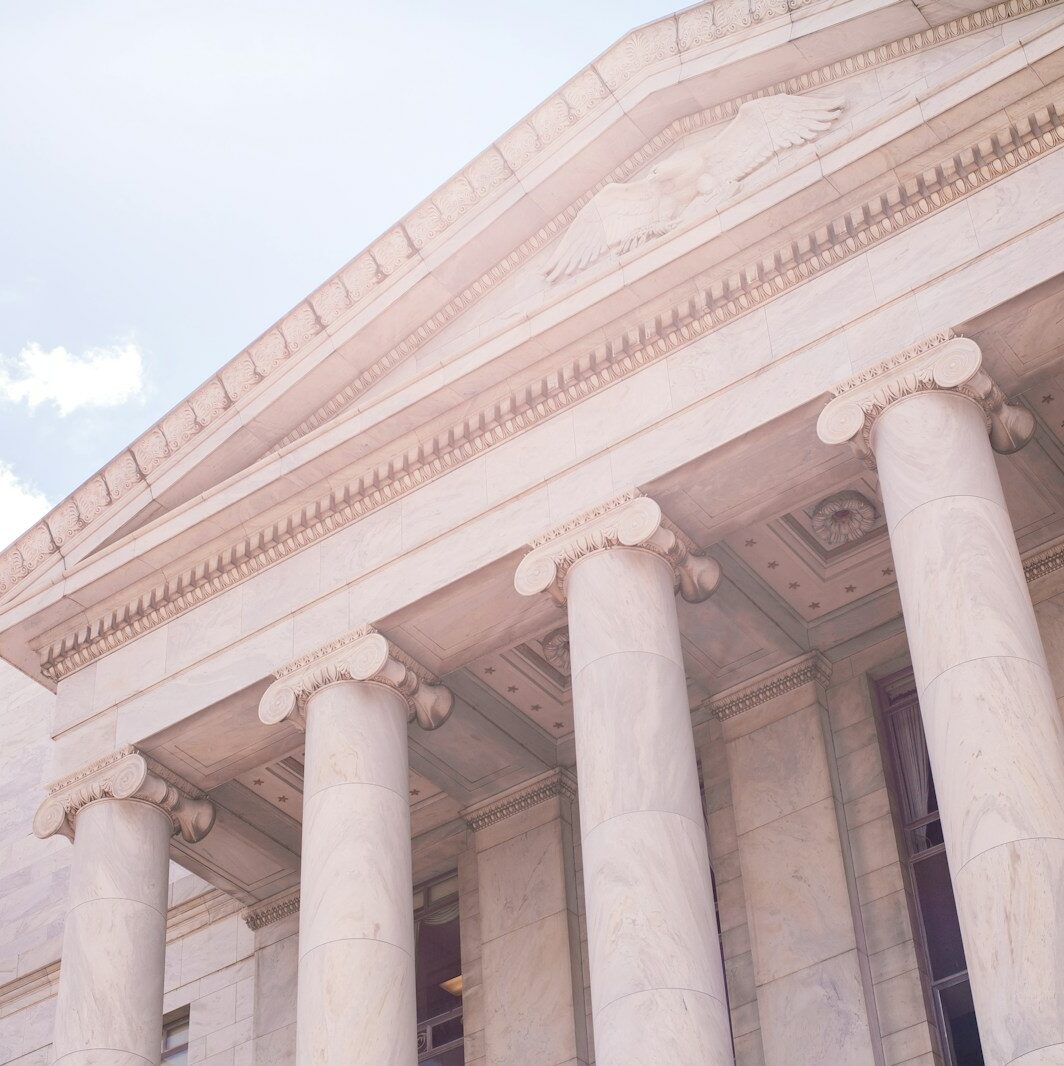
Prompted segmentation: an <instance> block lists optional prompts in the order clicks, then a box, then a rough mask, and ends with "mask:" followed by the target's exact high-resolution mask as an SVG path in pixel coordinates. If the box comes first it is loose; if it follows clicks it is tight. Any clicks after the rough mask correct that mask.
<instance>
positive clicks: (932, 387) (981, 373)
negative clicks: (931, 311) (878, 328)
mask: <svg viewBox="0 0 1064 1066" xmlns="http://www.w3.org/2000/svg"><path fill="white" fill-rule="evenodd" d="M832 391H833V392H834V394H835V399H833V400H832V401H831V402H830V403H829V404H828V405H827V406H826V407H825V408H824V410H823V411H821V412H820V418H819V419H818V420H817V433H819V435H820V439H821V440H822V441H823V442H824V443H825V444H847V443H848V444H850V446H851V447H852V448H853V450H854V451H855V452H856V453H857V455H858V456H860V458H861V459H862V460H863V461H864V462H865V463H866V464H867V465H868V466H870V467H872V468H873V469H875V454H874V452H873V450H872V431H873V429H874V428H875V424H876V419H878V418H879V416H880V415H881V414H882V413H883V412H884V411H885V410H886V409H887V408H888V407H890V406H891V405H892V404H895V403H897V402H898V401H899V400H904V399H905V398H906V397H908V396H913V395H915V394H916V393H919V392H930V391H940V392H957V393H960V394H961V395H962V396H967V397H968V398H969V399H970V400H974V401H975V402H976V403H977V404H978V405H979V406H980V407H981V408H982V409H983V412H984V413H985V415H986V425H987V431H988V432H989V434H990V443H991V444H992V445H993V448H994V451H996V452H1002V453H1004V454H1007V453H1009V452H1014V451H1018V450H1019V449H1020V448H1022V447H1023V446H1024V445H1025V444H1026V443H1027V442H1028V441H1029V440H1030V439H1031V437H1032V435H1033V434H1034V425H1035V423H1034V415H1032V414H1031V412H1030V411H1028V410H1027V408H1026V407H1021V406H1020V405H1018V404H1010V403H1009V402H1008V400H1007V399H1006V397H1005V394H1004V393H1003V392H1002V391H1001V389H999V388H998V386H997V385H996V384H995V383H994V381H993V379H992V378H991V377H990V375H989V374H988V373H987V372H986V371H985V370H984V369H983V353H982V352H981V351H980V350H979V345H978V344H976V343H975V341H973V340H968V339H967V338H966V337H954V336H953V334H952V333H951V332H950V331H949V330H946V331H944V332H941V333H935V334H932V335H931V336H930V337H928V338H927V339H926V340H922V341H920V342H919V343H918V344H914V345H912V346H911V347H909V348H906V349H905V350H904V351H901V352H898V353H897V354H896V355H892V356H890V358H888V359H884V360H883V361H882V362H881V363H877V364H876V365H875V366H872V367H869V368H868V369H867V370H863V371H861V373H859V374H855V375H854V376H853V377H851V378H849V379H847V380H846V381H844V382H843V383H842V384H841V385H836V386H835V388H834V389H833V390H832Z"/></svg>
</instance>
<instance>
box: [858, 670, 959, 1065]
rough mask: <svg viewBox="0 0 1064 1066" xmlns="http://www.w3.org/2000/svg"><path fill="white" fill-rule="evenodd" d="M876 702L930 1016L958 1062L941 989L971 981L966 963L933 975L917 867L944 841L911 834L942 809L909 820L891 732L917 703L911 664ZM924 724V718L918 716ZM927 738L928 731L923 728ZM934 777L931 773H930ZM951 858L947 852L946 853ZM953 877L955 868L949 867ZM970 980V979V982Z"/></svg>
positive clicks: (879, 687)
mask: <svg viewBox="0 0 1064 1066" xmlns="http://www.w3.org/2000/svg"><path fill="white" fill-rule="evenodd" d="M872 688H873V690H874V697H875V698H874V701H873V702H874V706H875V710H876V714H875V721H876V733H877V735H878V739H879V751H880V759H881V762H882V764H883V777H884V783H885V784H886V787H887V798H888V801H889V805H890V814H891V820H892V822H893V823H894V834H895V838H896V840H897V846H898V859H899V861H900V863H901V868H902V877H903V879H904V882H905V896H906V902H907V904H908V908H909V923H910V926H911V928H912V931H913V941H914V943H915V947H916V951H917V953H918V955H919V957H920V963H921V966H920V971H921V972H920V979H921V982H922V984H923V986H924V990H925V993H926V995H927V998H928V1000H929V1003H930V1007H931V1014H932V1018H931V1021H932V1022H933V1024H934V1027H935V1030H936V1035H937V1036H938V1041H939V1049H940V1051H941V1053H942V1056H943V1059H944V1060H945V1063H946V1066H956V1054H955V1052H954V1047H953V1037H952V1032H951V1029H950V1026H949V1024H948V1023H947V1021H946V1016H945V1011H944V1009H943V1006H942V992H943V991H945V990H946V989H949V988H952V987H954V986H955V985H958V984H961V983H963V982H965V981H969V978H968V969H967V967H965V969H963V970H959V971H957V972H956V973H952V974H949V975H947V976H945V977H940V978H937V979H936V978H935V977H934V974H933V971H932V968H931V950H930V946H929V944H928V934H927V929H926V928H925V925H924V915H923V909H922V907H921V904H920V895H919V892H918V889H917V885H916V877H915V867H916V865H917V864H918V863H920V862H923V861H925V860H928V859H931V858H934V857H935V856H938V855H943V854H945V851H946V845H945V843H940V844H933V845H932V846H931V847H929V848H924V849H923V850H921V851H916V850H914V848H913V847H912V843H911V834H912V832H913V831H914V830H918V829H921V828H923V827H924V826H926V825H930V824H931V823H932V822H941V820H942V813H941V809H940V807H939V805H938V803H937V795H936V805H935V810H934V811H933V812H930V813H928V814H926V815H922V816H920V817H919V818H915V819H913V820H911V821H906V820H905V810H906V806H907V796H906V791H905V786H904V783H903V782H902V780H901V776H900V772H899V767H898V763H897V755H896V752H895V750H894V735H893V732H892V729H893V725H892V723H891V720H890V719H891V715H892V714H896V713H899V712H900V711H901V710H902V709H903V708H904V707H906V706H909V705H911V704H914V703H915V704H916V705H917V707H919V702H920V700H919V696H918V694H917V690H916V679H915V676H914V674H913V668H912V667H911V666H908V667H905V668H904V669H902V670H898V671H896V672H895V673H892V674H889V675H887V676H885V677H882V678H878V679H874V680H873V684H872ZM920 725H921V728H923V719H922V718H921V720H920ZM925 738H926V731H925ZM932 780H933V777H932ZM947 858H948V857H947ZM951 879H952V871H951ZM969 983H970V982H969Z"/></svg>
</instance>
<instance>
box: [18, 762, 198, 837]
mask: <svg viewBox="0 0 1064 1066" xmlns="http://www.w3.org/2000/svg"><path fill="white" fill-rule="evenodd" d="M98 799H116V800H121V799H132V800H141V801H143V802H145V803H154V804H155V805H156V806H157V807H159V808H160V809H161V810H163V811H164V812H165V813H166V814H167V815H168V816H169V818H170V821H171V823H172V824H173V832H174V833H180V834H181V836H182V837H183V838H184V839H185V840H187V841H188V842H189V843H190V844H195V843H196V841H198V840H202V839H203V838H204V837H205V836H206V835H207V834H208V833H209V832H210V829H211V826H213V825H214V816H215V808H214V804H213V803H211V801H210V800H209V799H208V798H207V795H206V793H204V792H201V791H200V790H199V789H198V788H195V787H194V786H192V785H190V784H189V783H188V782H187V781H185V780H183V779H182V778H180V777H178V776H177V774H175V773H172V772H171V771H170V770H167V769H166V767H165V766H160V765H159V764H158V763H157V762H155V760H154V759H150V758H148V756H147V755H142V754H141V753H140V752H139V751H137V750H136V748H133V747H126V748H122V749H120V750H119V751H116V752H114V753H113V754H111V755H108V756H107V757H106V758H103V759H99V760H97V761H96V762H94V763H90V764H89V765H88V766H85V767H82V769H80V770H78V771H76V772H75V773H73V774H70V775H68V776H67V777H64V778H61V779H60V780H59V781H56V782H55V783H54V784H52V785H50V786H49V787H48V798H47V799H46V800H45V801H44V802H43V803H42V804H41V805H40V807H38V808H37V813H36V815H34V818H33V832H34V833H35V834H36V835H37V836H38V837H40V838H41V839H42V840H44V839H45V838H47V837H50V836H54V835H55V834H56V833H60V834H61V835H63V836H65V837H68V838H69V839H70V840H73V839H74V831H75V827H76V823H77V816H78V812H79V811H80V810H81V809H82V807H85V806H86V805H88V804H89V803H92V802H93V801H94V800H98Z"/></svg>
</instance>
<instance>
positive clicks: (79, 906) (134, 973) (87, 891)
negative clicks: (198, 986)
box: [54, 798, 173, 1066]
mask: <svg viewBox="0 0 1064 1066" xmlns="http://www.w3.org/2000/svg"><path fill="white" fill-rule="evenodd" d="M172 832H173V824H172V823H171V821H170V817H169V815H167V813H166V812H165V811H163V810H162V809H161V808H159V807H157V806H155V805H154V804H152V803H147V802H144V801H141V800H135V799H107V798H105V799H98V800H95V801H93V802H92V803H89V804H87V805H86V806H84V807H82V808H81V810H80V811H79V812H78V815H77V826H76V832H75V836H74V853H73V859H72V862H71V868H70V904H69V908H68V910H67V916H66V924H65V925H64V927H63V956H62V967H61V969H60V973H59V997H58V1001H57V1003H56V1016H55V1018H56V1020H55V1038H54V1051H55V1061H56V1063H57V1064H61V1066H102V1064H104V1063H106V1064H107V1066H145V1064H155V1063H158V1061H159V1049H160V1047H161V1045H162V1025H163V964H164V954H165V951H166V890H167V884H168V872H169V863H170V854H169V847H170V835H171V833H172Z"/></svg>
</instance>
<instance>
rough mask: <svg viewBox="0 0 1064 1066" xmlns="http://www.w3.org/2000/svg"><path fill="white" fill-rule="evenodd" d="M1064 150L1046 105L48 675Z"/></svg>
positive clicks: (402, 467)
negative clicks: (1032, 164) (1032, 163)
mask: <svg viewBox="0 0 1064 1066" xmlns="http://www.w3.org/2000/svg"><path fill="white" fill-rule="evenodd" d="M1062 144H1064V120H1062V119H1061V117H1060V116H1059V115H1058V114H1057V112H1056V111H1055V110H1054V109H1052V108H1046V109H1044V110H1042V111H1039V112H1036V113H1035V114H1033V115H1031V116H1029V117H1028V119H1027V120H1025V121H1021V122H1019V123H1017V124H1014V125H1010V126H1008V127H1005V128H1003V129H1002V130H1000V131H999V132H998V133H997V134H996V135H995V136H993V137H989V138H987V139H986V140H985V141H982V142H980V143H979V144H978V145H976V146H973V147H972V148H970V149H968V150H967V151H959V152H957V153H956V154H955V155H954V156H953V157H951V158H950V159H949V160H947V161H946V162H944V163H942V164H940V165H939V166H937V167H935V168H933V170H931V171H929V172H928V173H927V174H924V175H922V176H921V178H920V179H919V180H917V179H913V180H912V181H909V182H906V183H904V184H902V185H899V186H898V187H897V189H895V190H892V191H889V192H885V193H883V194H881V195H879V196H877V197H875V198H874V199H872V200H869V201H867V202H866V203H864V204H861V205H858V206H856V207H855V208H853V209H850V210H847V211H846V212H845V213H844V214H842V215H840V216H839V217H838V219H837V220H836V221H834V222H832V223H829V224H828V225H827V226H826V227H822V228H820V229H818V230H817V231H816V232H811V233H809V234H808V235H807V236H806V237H803V238H801V239H800V240H797V241H793V242H789V243H788V244H787V245H785V246H781V247H780V248H778V249H777V251H776V253H775V254H771V255H766V256H765V257H763V258H761V259H759V260H758V261H757V262H752V263H750V264H749V265H748V266H747V267H745V268H743V269H741V270H737V271H733V272H731V273H729V275H728V276H727V277H724V278H721V279H720V280H718V281H716V282H714V283H713V284H711V285H710V287H709V288H708V289H705V290H702V291H701V292H699V293H698V294H697V296H696V297H695V298H693V299H684V300H682V301H680V302H678V303H676V304H673V305H669V306H667V307H660V306H658V307H654V308H649V309H648V310H647V312H646V316H645V321H644V323H643V326H642V328H641V329H640V331H639V336H638V340H635V339H633V337H634V332H632V331H630V332H628V333H626V334H624V335H623V336H619V337H617V338H616V339H614V340H612V341H608V342H606V343H605V344H603V345H600V346H598V347H596V348H594V349H592V350H590V351H585V352H582V353H581V354H580V355H579V356H577V357H576V358H574V359H572V360H571V361H569V362H568V363H567V364H566V365H564V366H562V367H560V368H559V369H558V370H556V371H555V372H553V373H551V374H549V375H545V376H544V377H543V378H542V379H541V380H540V381H536V382H533V383H531V384H530V385H522V386H521V387H520V388H518V389H517V390H515V391H514V393H513V394H512V395H511V396H510V397H508V398H506V399H504V400H502V401H501V402H496V403H493V404H492V405H491V406H490V407H486V408H483V409H481V410H479V411H476V412H475V413H473V414H471V415H469V416H468V417H465V418H464V419H463V420H462V421H461V422H460V423H459V425H458V426H457V427H455V428H454V429H453V430H448V431H446V432H443V433H440V434H438V435H437V436H436V437H434V438H432V439H431V440H429V441H427V442H426V443H425V444H424V445H423V446H422V448H421V449H419V451H418V454H417V455H412V453H411V452H410V451H404V452H402V453H400V454H397V455H395V456H393V457H392V458H391V459H390V460H388V461H385V462H381V463H375V464H374V465H373V467H372V468H371V469H368V470H366V471H365V472H363V473H361V474H360V475H359V476H357V477H356V478H354V479H353V480H352V481H350V482H348V483H347V484H346V485H342V486H341V487H339V488H337V489H334V490H331V491H330V492H328V493H327V494H325V495H324V497H315V499H314V500H313V501H312V502H309V503H307V504H305V505H304V506H302V507H301V508H300V509H299V510H297V511H295V512H294V513H290V514H288V515H285V516H284V517H282V518H280V519H278V520H277V521H276V522H274V523H272V524H271V525H269V526H267V527H265V528H263V529H259V530H255V531H254V532H252V533H251V534H249V535H248V536H246V537H244V538H243V539H242V540H240V541H238V542H237V543H234V544H232V545H230V546H228V547H227V548H226V549H225V550H224V551H220V552H218V553H216V554H214V555H212V556H211V557H210V558H208V559H203V560H198V561H197V562H196V563H195V564H194V565H191V566H189V567H188V568H187V569H185V570H183V571H181V572H179V573H178V574H177V575H176V576H175V577H173V578H172V579H170V580H168V581H167V582H166V583H165V584H161V585H159V586H156V587H155V588H153V589H151V590H150V591H148V592H145V593H144V594H143V595H141V596H140V597H139V598H138V599H137V600H135V601H133V602H131V603H128V604H126V605H125V606H123V607H121V608H119V609H117V610H114V611H112V612H110V613H109V614H108V615H106V616H105V617H103V618H99V619H97V620H96V621H94V622H93V623H92V624H91V625H88V626H86V627H84V628H82V629H80V630H78V631H77V632H75V633H73V634H70V635H69V636H66V637H64V638H63V639H62V640H61V641H58V642H56V643H54V644H52V645H51V646H50V647H48V648H47V650H46V651H45V652H44V654H43V656H42V665H41V672H42V673H43V674H44V676H45V677H47V678H49V679H51V680H53V681H58V680H60V679H61V678H63V677H65V676H66V675H67V674H69V673H72V672H73V671H74V670H77V669H80V668H81V667H83V666H85V665H86V664H87V663H90V662H92V661H93V660H94V659H97V658H99V657H100V656H101V655H106V654H107V653H108V652H110V651H113V650H115V649H116V648H118V647H121V646H122V645H123V644H125V643H126V642H127V641H129V640H132V639H134V638H136V637H138V636H140V635H141V634H142V633H144V632H147V631H148V630H150V629H152V628H154V627H155V626H157V625H161V624H165V623H166V622H168V621H169V620H170V619H172V618H175V617H177V616H178V615H180V614H183V613H184V612H185V611H188V610H191V609H192V608H194V607H196V606H198V605H199V604H201V603H203V602H204V601H205V600H207V599H209V598H211V597H212V596H214V595H216V594H217V593H220V592H224V591H225V590H226V589H228V588H231V587H232V586H233V585H235V584H237V583H239V582H241V581H243V580H245V579H246V578H249V577H251V576H253V575H254V574H257V573H259V572H261V571H262V570H265V569H266V568H268V567H270V566H272V565H273V564H274V563H276V562H278V561H280V560H282V559H284V558H286V557H288V556H289V555H293V554H295V553H296V552H298V551H299V550H301V549H302V548H304V547H306V546H307V545H309V544H313V543H315V542H316V541H318V540H320V539H322V538H323V537H326V536H328V535H329V534H331V533H334V532H336V531H337V530H339V529H341V528H343V527H345V526H347V525H349V524H351V523H353V522H357V521H358V520H359V519H361V518H362V517H364V516H365V515H366V514H368V513H370V512H372V511H374V510H377V509H378V508H380V507H384V506H386V505H387V504H389V503H392V502H393V501H394V500H395V499H397V498H398V497H400V496H403V495H405V494H407V493H408V492H412V491H414V490H416V489H418V488H420V487H421V486H422V485H425V484H428V483H429V482H431V481H434V480H435V479H436V478H438V477H441V476H443V475H445V474H448V473H450V472H451V471H452V470H454V469H456V468H458V467H460V466H462V465H463V464H465V463H466V462H469V461H470V460H472V459H475V458H477V457H479V456H480V455H482V454H483V453H484V452H485V451H488V450H490V449H491V448H494V447H496V446H498V445H500V444H503V443H505V442H506V441H507V440H509V439H510V438H512V437H514V436H516V435H518V434H520V433H523V432H525V431H527V430H529V429H531V428H532V427H534V426H536V425H538V424H540V423H541V422H543V421H545V420H546V419H548V418H551V417H553V416H554V415H555V414H558V413H559V412H562V411H565V410H566V409H568V408H569V407H570V406H572V405H573V404H576V403H579V402H581V401H582V400H584V399H586V398H588V397H589V396H592V395H595V394H596V393H598V392H600V391H601V390H602V389H604V388H608V387H609V386H610V385H612V384H614V383H616V382H617V381H620V380H622V379H623V378H625V377H628V376H630V375H631V374H633V373H636V372H638V371H639V370H641V369H643V368H644V367H646V366H649V365H651V364H652V363H655V362H657V361H658V360H660V359H663V358H664V357H666V356H667V355H669V354H670V353H671V352H674V351H676V350H677V349H679V348H683V347H685V346H686V345H688V344H690V343H691V342H692V341H694V340H697V339H698V338H699V337H702V336H704V335H706V334H709V333H712V332H714V331H715V330H717V329H719V328H721V327H722V326H725V325H727V324H728V323H730V322H732V321H734V320H735V319H738V318H741V317H743V316H745V315H747V314H750V313H751V312H753V311H756V310H757V309H759V308H760V307H762V306H763V305H764V304H766V303H768V302H769V301H771V300H774V299H776V298H778V297H780V296H782V295H784V294H785V293H787V292H790V291H792V290H793V289H795V288H796V287H798V286H800V285H801V284H803V283H804V282H806V281H810V280H812V279H813V278H815V277H817V276H819V275H820V274H822V273H823V272H824V271H826V270H830V269H831V268H832V267H834V266H837V265H839V264H841V263H843V262H845V261H847V260H848V259H849V258H850V257H851V256H854V255H860V254H863V253H864V252H865V251H866V250H867V249H868V248H869V247H871V246H872V245H875V244H878V243H880V242H882V241H884V240H888V239H889V238H891V237H893V236H894V235H896V234H898V233H900V232H902V231H904V230H906V229H908V228H909V227H911V226H913V225H915V224H917V223H919V222H921V221H923V220H924V219H926V218H928V217H930V216H932V215H934V214H936V213H937V212H939V211H941V210H944V209H945V208H947V207H949V206H951V205H952V204H954V203H956V202H958V201H959V200H961V199H963V198H965V197H966V196H968V195H970V194H972V193H975V192H978V191H979V190H980V189H983V188H985V187H986V186H987V185H989V184H991V183H992V182H994V181H997V180H999V179H1000V178H1002V177H1003V176H1006V175H1008V174H1010V173H1012V172H1014V171H1015V170H1017V169H1019V168H1022V167H1024V166H1026V165H1027V164H1028V163H1031V162H1034V161H1035V160H1037V159H1040V158H1042V157H1043V156H1044V155H1045V154H1047V153H1048V152H1051V151H1055V150H1056V149H1057V148H1059V147H1060V146H1061V145H1062ZM825 234H826V236H825ZM0 584H2V581H0Z"/></svg>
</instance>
